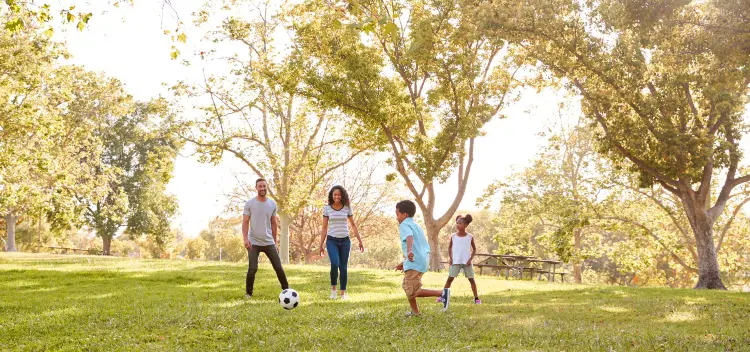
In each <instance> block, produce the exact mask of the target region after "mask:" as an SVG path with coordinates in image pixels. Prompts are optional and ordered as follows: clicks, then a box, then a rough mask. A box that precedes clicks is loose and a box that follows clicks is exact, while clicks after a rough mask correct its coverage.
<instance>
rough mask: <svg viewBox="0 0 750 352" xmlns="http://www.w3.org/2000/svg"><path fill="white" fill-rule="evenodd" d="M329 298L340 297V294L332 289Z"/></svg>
mask: <svg viewBox="0 0 750 352" xmlns="http://www.w3.org/2000/svg"><path fill="white" fill-rule="evenodd" d="M329 298H330V299H336V298H338V295H337V294H336V291H331V297H329Z"/></svg>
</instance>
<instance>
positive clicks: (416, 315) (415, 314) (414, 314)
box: [405, 311, 421, 318]
mask: <svg viewBox="0 0 750 352" xmlns="http://www.w3.org/2000/svg"><path fill="white" fill-rule="evenodd" d="M420 315H421V314H419V313H414V312H412V311H409V312H406V314H405V316H406V317H407V318H411V317H418V316H420Z"/></svg>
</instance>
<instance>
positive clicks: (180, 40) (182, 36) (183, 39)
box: [177, 33, 187, 43]
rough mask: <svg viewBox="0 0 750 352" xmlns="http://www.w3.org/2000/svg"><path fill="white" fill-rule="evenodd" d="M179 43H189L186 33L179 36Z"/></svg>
mask: <svg viewBox="0 0 750 352" xmlns="http://www.w3.org/2000/svg"><path fill="white" fill-rule="evenodd" d="M177 41H178V42H182V43H186V42H187V36H186V35H185V33H180V34H179V35H178V36H177Z"/></svg>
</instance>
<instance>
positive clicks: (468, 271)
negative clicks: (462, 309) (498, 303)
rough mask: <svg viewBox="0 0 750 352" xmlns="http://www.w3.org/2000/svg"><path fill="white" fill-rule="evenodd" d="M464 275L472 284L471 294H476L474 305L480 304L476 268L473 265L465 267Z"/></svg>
mask: <svg viewBox="0 0 750 352" xmlns="http://www.w3.org/2000/svg"><path fill="white" fill-rule="evenodd" d="M464 275H466V278H467V279H469V283H470V284H471V292H473V293H474V303H479V302H478V301H479V294H477V283H476V281H475V280H474V266H473V265H467V266H466V267H464Z"/></svg>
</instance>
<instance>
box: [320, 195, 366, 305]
mask: <svg viewBox="0 0 750 352" xmlns="http://www.w3.org/2000/svg"><path fill="white" fill-rule="evenodd" d="M353 215H354V214H353V213H352V208H351V206H350V204H349V194H347V193H346V190H345V189H344V187H341V186H334V187H333V188H331V191H329V192H328V205H326V206H325V208H323V229H322V230H321V232H320V255H321V256H322V255H323V253H324V252H325V251H326V250H328V258H329V259H330V260H331V299H336V298H337V295H336V281H337V279H338V277H339V271H340V272H341V287H340V289H341V299H347V298H348V296H347V295H346V282H347V279H348V278H349V277H348V275H347V265H348V264H349V250H350V249H351V247H352V242H351V240H350V239H349V226H348V225H351V228H352V231H353V232H354V236H356V237H357V240H358V241H359V250H360V251H361V252H364V250H365V247H364V245H362V238H361V237H359V231H357V225H355V224H354V217H353ZM347 223H348V224H347ZM323 241H325V242H326V246H325V248H323Z"/></svg>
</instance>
